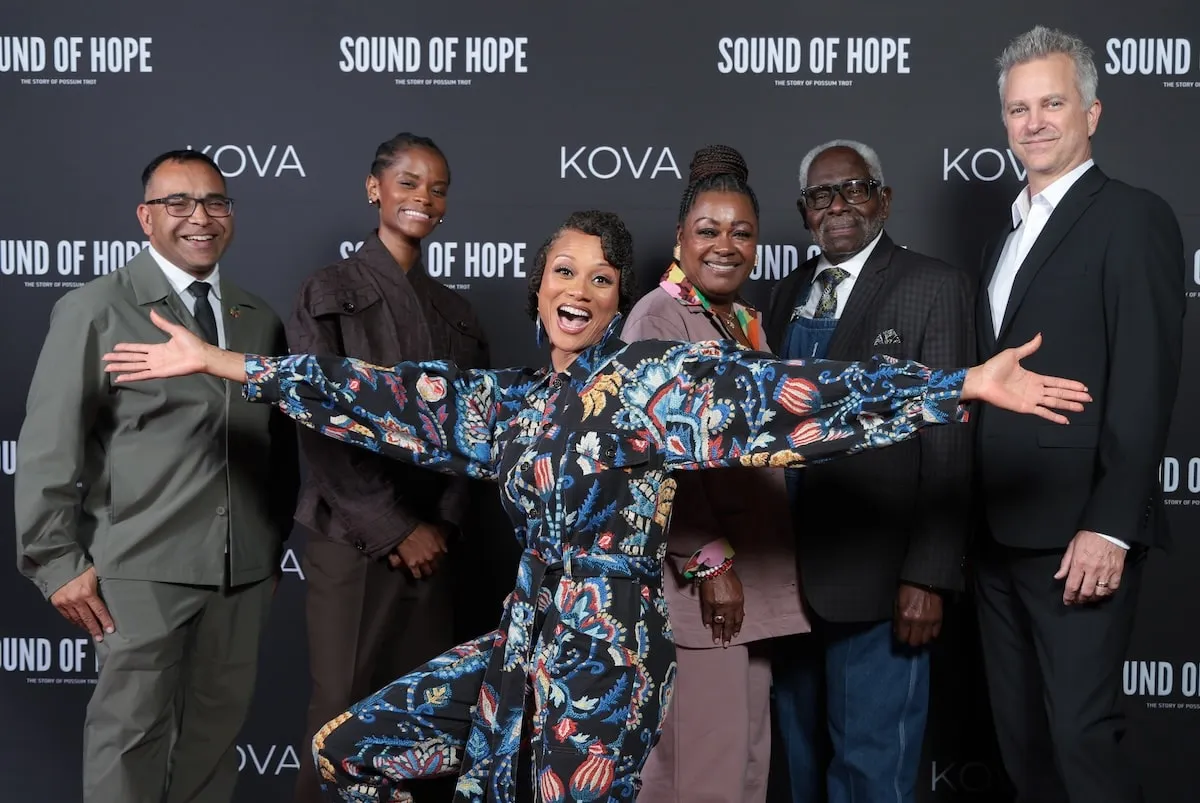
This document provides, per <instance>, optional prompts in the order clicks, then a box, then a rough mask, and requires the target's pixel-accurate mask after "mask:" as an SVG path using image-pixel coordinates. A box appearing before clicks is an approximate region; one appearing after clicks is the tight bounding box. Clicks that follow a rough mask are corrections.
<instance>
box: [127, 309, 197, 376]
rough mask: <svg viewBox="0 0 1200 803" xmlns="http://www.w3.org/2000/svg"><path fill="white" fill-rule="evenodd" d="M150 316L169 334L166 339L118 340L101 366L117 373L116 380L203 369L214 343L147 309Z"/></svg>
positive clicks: (184, 374) (178, 374)
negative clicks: (124, 341) (145, 341)
mask: <svg viewBox="0 0 1200 803" xmlns="http://www.w3.org/2000/svg"><path fill="white" fill-rule="evenodd" d="M150 320H151V322H152V323H153V324H154V325H155V326H157V327H158V328H159V329H162V330H163V331H164V332H166V333H167V334H169V335H170V336H171V338H170V339H169V340H168V341H167V342H166V343H118V344H117V345H115V346H113V350H112V351H111V352H109V353H108V354H105V355H104V358H103V359H104V361H105V362H106V363H107V365H106V366H105V368H104V370H105V371H107V372H108V373H115V374H117V377H116V379H115V381H116V382H135V381H138V380H143V379H163V378H166V377H170V376H187V375H188V374H199V373H204V372H205V370H206V367H207V365H208V356H209V352H211V351H213V349H214V347H213V346H210V345H209V344H207V343H205V342H204V341H203V340H201V339H200V338H199V337H197V336H196V335H195V334H193V333H192V332H190V331H189V330H188V329H187V328H186V327H183V326H180V325H179V324H176V323H171V322H170V321H168V320H167V319H166V318H164V317H162V316H161V315H159V314H158V312H156V311H154V310H151V311H150Z"/></svg>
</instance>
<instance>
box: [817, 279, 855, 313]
mask: <svg viewBox="0 0 1200 803" xmlns="http://www.w3.org/2000/svg"><path fill="white" fill-rule="evenodd" d="M848 278H850V271H848V270H846V269H845V268H828V269H826V270H823V271H821V274H820V275H819V276H817V281H818V282H820V283H821V300H820V301H818V302H817V311H816V314H814V315H813V318H814V319H815V320H820V319H822V318H836V317H837V306H838V296H837V288H838V285H839V284H841V283H842V282H843V281H845V280H846V279H848Z"/></svg>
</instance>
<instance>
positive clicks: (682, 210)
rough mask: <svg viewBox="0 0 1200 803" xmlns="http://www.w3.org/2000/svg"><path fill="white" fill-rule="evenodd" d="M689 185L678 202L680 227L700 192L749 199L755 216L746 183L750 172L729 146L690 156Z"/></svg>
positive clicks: (707, 148)
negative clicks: (718, 193)
mask: <svg viewBox="0 0 1200 803" xmlns="http://www.w3.org/2000/svg"><path fill="white" fill-rule="evenodd" d="M688 170H689V174H688V185H687V189H685V190H684V191H683V199H682V200H681V201H680V202H679V223H680V224H681V225H682V224H683V222H684V221H685V220H687V216H688V212H691V211H692V207H693V206H695V204H696V198H698V197H699V196H700V193H702V192H736V193H740V194H741V195H745V196H746V197H747V198H749V199H750V204H751V206H753V207H754V215H755V217H757V216H758V198H757V197H756V196H755V194H754V190H752V189H750V185H749V184H748V183H747V181H748V179H749V178H750V168H748V167H747V166H746V160H745V159H743V158H742V155H741V154H740V153H738V152H737V150H736V149H734V148H731V147H729V146H728V145H705V146H704V147H703V148H701V149H700V150H698V151H696V153H695V154H694V155H693V156H692V163H691V165H689V167H688Z"/></svg>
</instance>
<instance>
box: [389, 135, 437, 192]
mask: <svg viewBox="0 0 1200 803" xmlns="http://www.w3.org/2000/svg"><path fill="white" fill-rule="evenodd" d="M414 148H424V149H426V150H429V151H433V152H434V153H436V154H437V155H438V156H440V157H441V158H442V162H443V163H445V165H446V179H447V182H448V181H449V179H450V160H449V159H447V158H446V154H444V153H442V149H441V148H439V147H438V146H437V145H436V144H435V143H434V141H433V140H432V139H430V138H429V137H421V136H417V135H416V134H411V133H409V132H408V131H401V132H400V133H399V134H397V135H396V136H394V137H392V138H391V139H389V140H388V141H387V142H381V143H380V144H379V147H378V148H376V149H375V161H373V162H371V175H372V176H374V177H375V178H379V179H381V178H383V171H385V170H387V169H388V168H389V167H391V166H392V164H393V163H394V162H395V161H396V157H398V156H399V155H400V154H402V153H404V152H405V151H410V150H412V149H414Z"/></svg>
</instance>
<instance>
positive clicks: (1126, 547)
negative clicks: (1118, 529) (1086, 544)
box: [1096, 533, 1129, 550]
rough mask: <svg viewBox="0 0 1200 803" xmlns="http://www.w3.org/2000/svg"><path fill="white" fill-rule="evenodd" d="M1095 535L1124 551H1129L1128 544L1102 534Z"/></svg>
mask: <svg viewBox="0 0 1200 803" xmlns="http://www.w3.org/2000/svg"><path fill="white" fill-rule="evenodd" d="M1096 535H1098V536H1100V537H1101V538H1103V539H1104V540H1105V541H1111V542H1113V543H1114V544H1116V545H1117V546H1119V547H1121V549H1126V550H1127V549H1129V544H1127V543H1125V542H1124V541H1121V540H1118V539H1116V538H1113V537H1112V536H1111V535H1105V534H1104V533H1096Z"/></svg>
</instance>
